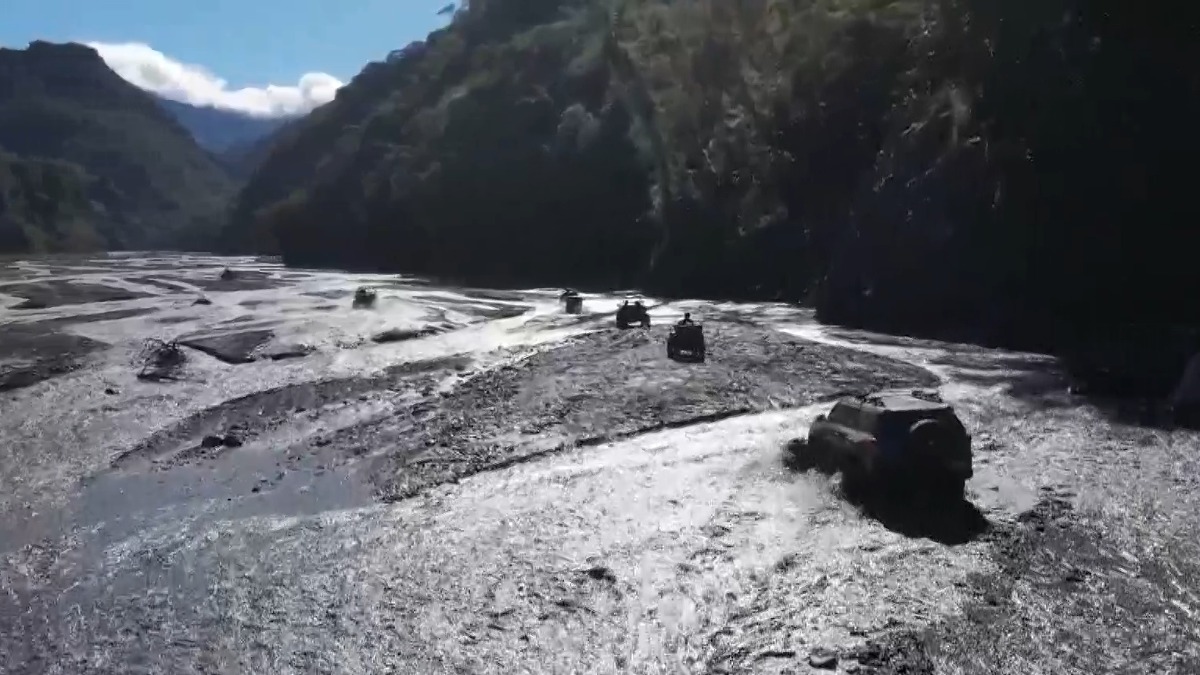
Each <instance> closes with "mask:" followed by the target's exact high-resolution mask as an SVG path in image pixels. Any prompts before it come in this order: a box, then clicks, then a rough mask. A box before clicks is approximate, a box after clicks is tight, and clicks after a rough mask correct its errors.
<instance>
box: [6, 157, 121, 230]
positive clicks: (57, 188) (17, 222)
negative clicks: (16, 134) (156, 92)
mask: <svg viewBox="0 0 1200 675" xmlns="http://www.w3.org/2000/svg"><path fill="white" fill-rule="evenodd" d="M94 183H95V179H94V178H93V177H92V176H88V175H87V174H86V173H84V172H83V170H82V169H80V168H79V167H78V166H76V165H73V164H66V163H62V162H50V161H41V160H22V159H19V158H17V157H15V156H13V155H10V154H8V153H4V152H0V253H18V252H24V251H31V250H32V251H45V250H93V249H97V248H102V247H103V245H104V243H105V231H104V228H105V225H108V224H110V220H109V219H108V218H107V217H106V214H103V213H100V212H98V210H97V208H96V207H95V206H94V205H93V203H92V201H91V200H90V199H89V197H88V192H89V191H90V190H91V188H92V186H93V185H94Z"/></svg>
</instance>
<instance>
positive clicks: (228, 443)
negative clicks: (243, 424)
mask: <svg viewBox="0 0 1200 675" xmlns="http://www.w3.org/2000/svg"><path fill="white" fill-rule="evenodd" d="M225 447H227V448H240V447H242V439H240V438H238V437H237V436H234V435H233V434H229V435H227V436H225Z"/></svg>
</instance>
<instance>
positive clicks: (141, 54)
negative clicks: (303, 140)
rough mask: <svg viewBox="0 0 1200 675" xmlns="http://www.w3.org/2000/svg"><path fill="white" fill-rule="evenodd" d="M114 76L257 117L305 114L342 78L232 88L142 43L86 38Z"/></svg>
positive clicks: (316, 76) (311, 76)
mask: <svg viewBox="0 0 1200 675" xmlns="http://www.w3.org/2000/svg"><path fill="white" fill-rule="evenodd" d="M88 44H89V46H91V47H92V48H93V49H95V50H96V51H97V52H99V53H100V56H101V57H102V58H103V59H104V61H105V62H106V63H107V64H108V66H109V67H110V68H112V69H113V70H114V71H116V73H117V74H118V75H120V76H121V77H123V78H125V79H126V80H128V81H129V82H131V83H133V84H134V85H136V86H138V87H140V88H142V89H145V90H147V91H151V92H153V93H155V94H158V95H159V96H162V97H164V98H169V99H172V100H175V101H182V102H184V103H190V104H192V105H197V106H211V107H214V108H221V109H224V110H235V111H238V112H242V113H246V114H249V115H254V116H256V117H283V116H287V115H295V114H301V113H306V112H308V111H310V110H312V109H313V108H315V107H317V106H319V105H322V104H324V103H328V102H329V101H331V100H333V96H334V94H335V93H336V92H337V90H338V89H339V88H340V87H341V86H342V82H341V81H340V80H338V79H337V78H336V77H334V76H332V75H329V74H327V73H305V74H304V75H302V76H301V77H300V81H299V82H297V83H296V84H295V85H275V84H269V85H266V86H264V87H243V88H241V89H233V88H231V87H230V86H229V82H227V81H226V80H223V79H221V78H220V77H218V76H217V75H215V74H213V73H211V72H209V71H208V70H207V69H205V68H204V67H202V66H198V65H193V64H188V63H181V62H180V61H177V60H175V59H173V58H171V57H169V56H167V55H166V54H163V53H162V52H160V51H158V50H157V49H154V48H153V47H151V46H150V45H147V44H143V43H140V42H126V43H119V44H114V43H104V42H90V43H88Z"/></svg>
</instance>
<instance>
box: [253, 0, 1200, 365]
mask: <svg viewBox="0 0 1200 675" xmlns="http://www.w3.org/2000/svg"><path fill="white" fill-rule="evenodd" d="M1191 25H1192V24H1191V23H1190V22H1189V21H1184V20H1181V17H1180V16H1168V15H1167V13H1166V11H1165V10H1157V9H1154V8H1145V7H1140V6H1138V7H1135V6H1133V5H1129V4H1128V3H1125V4H1120V3H1117V2H1115V1H1104V0H1102V1H1100V2H1084V1H1083V0H1048V1H1045V2H1037V3H1035V2H1022V3H1016V4H1012V3H1010V4H1006V5H998V4H997V3H993V2H987V1H985V0H938V1H935V2H919V1H916V0H893V1H885V2H877V1H871V2H868V1H867V0H755V1H753V2H739V3H731V2H718V1H716V0H677V1H674V2H666V1H665V0H628V1H627V2H623V3H605V2H599V1H593V2H587V1H585V0H577V1H570V0H540V1H538V2H514V1H511V0H509V1H506V0H491V1H489V2H473V3H471V5H470V7H469V9H467V10H465V11H463V12H460V14H459V15H458V17H457V18H456V19H455V21H454V22H453V23H452V25H451V26H450V27H449V28H447V29H446V30H444V31H441V32H440V33H437V34H435V35H433V36H431V37H430V39H429V40H428V41H427V42H425V43H420V44H415V45H412V46H410V47H409V48H407V49H406V50H402V51H400V52H397V53H396V54H394V55H393V57H392V58H389V59H388V61H387V62H385V63H376V64H371V65H370V66H368V68H367V69H365V70H364V71H363V73H362V74H360V75H359V77H357V78H356V79H355V80H354V81H353V82H352V83H351V84H350V85H348V86H347V87H346V88H345V89H343V90H342V91H341V92H340V93H339V95H338V98H337V100H336V101H335V102H333V103H331V104H330V105H328V106H325V107H324V108H322V109H320V110H318V111H316V112H315V113H314V114H313V115H311V116H309V117H308V118H307V119H304V120H301V121H299V122H297V123H295V124H293V125H291V126H290V127H289V128H288V129H286V130H285V131H284V132H282V133H281V134H280V140H278V141H277V142H276V144H275V145H274V146H273V149H272V151H271V152H270V153H269V156H268V157H267V158H266V160H265V161H264V162H263V164H262V165H261V167H260V169H259V170H258V172H257V173H256V174H255V175H254V176H253V177H252V179H251V180H250V182H249V184H248V186H247V187H246V189H245V190H243V191H242V193H241V194H240V196H239V198H238V200H237V203H236V209H235V214H236V215H235V219H234V223H233V227H232V229H231V230H230V233H231V241H238V242H240V243H241V244H242V245H253V246H259V247H263V246H270V247H275V248H276V249H277V250H280V251H281V252H282V253H283V254H284V255H285V257H286V258H288V259H289V260H294V261H302V262H305V263H331V264H340V265H352V266H359V265H361V266H371V267H385V268H392V269H402V270H411V271H415V272H424V273H435V274H449V275H455V276H466V277H474V278H476V279H479V280H486V281H490V282H492V283H496V282H501V281H511V282H514V283H525V282H533V281H544V282H563V283H568V282H569V283H588V282H595V283H605V284H622V285H624V284H628V283H640V284H643V285H644V286H646V287H648V288H651V289H653V290H656V291H659V292H665V293H675V292H678V293H687V294H704V295H731V296H753V297H768V298H776V297H778V298H790V299H809V300H811V301H813V302H815V303H816V305H817V307H818V310H819V312H820V314H821V316H822V317H823V318H825V319H828V320H831V321H837V322H846V323H853V324H858V325H865V326H871V327H876V328H886V329H892V330H909V331H921V332H938V333H946V334H952V335H955V336H958V337H968V338H971V339H976V340H984V341H996V342H1004V343H1007V344H1014V345H1024V346H1054V344H1059V343H1063V342H1064V341H1070V340H1074V339H1076V337H1077V336H1074V335H1065V334H1062V331H1063V330H1065V329H1066V327H1068V326H1069V327H1074V328H1073V330H1075V332H1076V333H1086V332H1087V331H1089V330H1092V328H1090V327H1091V326H1093V325H1098V324H1099V323H1100V321H1101V320H1103V321H1109V320H1111V319H1112V318H1113V317H1117V318H1118V319H1120V320H1121V321H1125V322H1129V323H1135V324H1144V323H1147V322H1150V323H1153V322H1165V321H1166V320H1167V319H1168V318H1170V320H1171V321H1179V320H1184V321H1190V320H1200V316H1195V315H1194V313H1195V312H1197V311H1200V309H1197V308H1200V305H1196V304H1195V303H1192V306H1191V308H1184V309H1181V308H1180V307H1179V306H1178V305H1179V303H1178V301H1177V298H1178V297H1183V296H1184V295H1185V294H1187V293H1191V294H1192V296H1195V292H1196V291H1200V268H1198V267H1196V266H1195V265H1193V264H1191V262H1190V261H1189V260H1188V257H1189V256H1190V255H1191V254H1190V251H1193V250H1196V249H1195V244H1196V243H1200V242H1197V241H1196V237H1197V234H1196V231H1197V228H1196V226H1195V223H1196V222H1197V220H1196V215H1197V213H1196V206H1195V203H1194V200H1192V199H1191V198H1190V197H1189V196H1188V190H1187V186H1186V185H1185V184H1184V181H1186V180H1187V178H1186V175H1187V172H1185V171H1180V170H1179V167H1184V166H1187V165H1188V163H1189V160H1190V155H1191V152H1192V148H1193V147H1195V140H1196V138H1195V136H1196V134H1195V131H1194V130H1193V128H1194V125H1193V124H1190V123H1189V122H1188V121H1187V120H1189V119H1192V118H1193V116H1194V115H1195V113H1196V107H1197V106H1196V103H1197V95H1198V87H1197V79H1196V78H1197V75H1196V73H1195V72H1194V69H1188V68H1183V67H1181V65H1180V64H1183V63H1190V62H1192V61H1194V57H1195V55H1196V47H1195V44H1196V43H1195V41H1194V40H1192V39H1190V37H1189V36H1190V31H1191V30H1192V29H1191V28H1190V26H1191ZM1189 59H1190V60H1189Z"/></svg>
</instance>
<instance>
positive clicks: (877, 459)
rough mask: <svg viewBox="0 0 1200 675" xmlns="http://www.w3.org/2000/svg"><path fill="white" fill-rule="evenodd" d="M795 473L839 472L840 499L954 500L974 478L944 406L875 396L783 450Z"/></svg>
mask: <svg viewBox="0 0 1200 675" xmlns="http://www.w3.org/2000/svg"><path fill="white" fill-rule="evenodd" d="M787 455H788V456H787V460H788V461H789V463H790V464H791V465H792V466H793V467H794V468H796V469H799V470H809V469H814V468H815V469H817V470H819V471H821V472H823V473H826V474H833V473H837V472H841V474H842V486H843V489H844V490H845V492H846V495H847V497H850V498H851V499H853V500H864V499H866V498H867V497H885V498H891V497H900V498H907V499H908V500H910V501H912V502H917V503H926V504H928V503H931V502H941V503H944V502H950V503H957V502H959V501H961V500H962V498H963V492H964V490H965V487H966V482H967V480H969V479H970V478H971V476H972V475H974V471H973V469H972V466H971V463H972V453H971V436H970V434H968V433H967V430H966V428H965V427H964V426H963V424H962V422H961V421H960V420H959V419H958V416H957V415H955V413H954V409H953V408H951V407H950V405H949V404H947V403H944V402H942V401H941V400H939V399H938V398H937V397H936V395H926V394H921V393H919V392H880V393H876V394H872V395H870V396H864V397H857V398H846V399H842V400H841V401H838V402H837V403H835V404H834V406H833V409H832V410H831V411H830V412H829V415H828V416H826V415H821V416H819V417H818V418H817V420H816V421H815V422H814V423H813V425H812V427H811V428H810V429H809V434H808V439H807V440H802V439H798V440H796V441H793V442H791V443H789V444H788V448H787Z"/></svg>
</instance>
